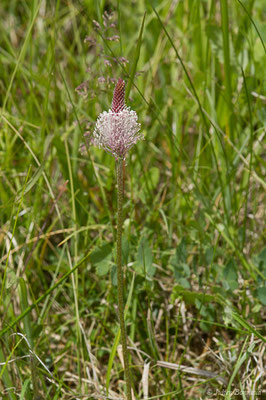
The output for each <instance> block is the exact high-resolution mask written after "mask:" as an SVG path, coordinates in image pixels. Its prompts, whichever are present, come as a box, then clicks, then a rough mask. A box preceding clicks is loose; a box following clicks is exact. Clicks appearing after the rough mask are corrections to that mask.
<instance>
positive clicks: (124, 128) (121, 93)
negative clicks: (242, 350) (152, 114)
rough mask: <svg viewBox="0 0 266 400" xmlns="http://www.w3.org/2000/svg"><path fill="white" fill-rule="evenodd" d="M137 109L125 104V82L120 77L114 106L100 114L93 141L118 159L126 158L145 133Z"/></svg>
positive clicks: (113, 102) (115, 92)
mask: <svg viewBox="0 0 266 400" xmlns="http://www.w3.org/2000/svg"><path fill="white" fill-rule="evenodd" d="M139 130H140V124H139V123H138V116H137V114H136V112H135V111H133V110H131V109H130V107H126V105H125V82H124V81H123V79H121V78H120V79H119V80H118V82H117V84H116V86H115V89H114V94H113V101H112V108H111V109H110V110H109V111H108V112H107V111H104V112H103V113H101V114H100V115H99V117H98V118H97V121H96V126H95V129H94V132H93V143H94V144H95V145H96V146H98V147H100V148H103V149H104V150H106V151H108V152H109V153H111V154H112V155H113V156H114V157H115V158H116V160H118V159H124V158H125V156H126V153H127V152H128V150H129V149H131V147H132V146H133V145H134V144H135V143H136V142H137V141H138V140H140V139H143V135H142V134H141V133H139Z"/></svg>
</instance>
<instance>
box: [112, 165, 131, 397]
mask: <svg viewBox="0 0 266 400" xmlns="http://www.w3.org/2000/svg"><path fill="white" fill-rule="evenodd" d="M122 228H123V160H122V159H119V160H118V161H117V258H116V262H117V291H118V312H119V322H120V329H121V340H122V351H123V358H124V366H125V380H126V388H127V400H132V397H131V379H130V371H129V361H128V351H127V334H126V327H125V319H124V295H123V292H124V277H123V269H122Z"/></svg>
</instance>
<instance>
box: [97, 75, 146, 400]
mask: <svg viewBox="0 0 266 400" xmlns="http://www.w3.org/2000/svg"><path fill="white" fill-rule="evenodd" d="M139 130H140V124H139V123H138V116H137V114H136V112H135V111H133V110H131V108H130V107H127V106H126V105H125V82H124V81H123V79H121V78H120V79H118V81H117V84H116V86H115V89H114V94H113V100H112V106H111V109H110V110H109V111H108V112H107V111H104V112H103V113H101V114H100V115H99V117H98V118H97V121H96V126H95V129H94V132H93V138H92V143H93V144H94V145H96V146H98V147H100V148H102V149H104V150H105V151H107V152H109V153H111V154H112V156H113V157H115V159H116V169H117V247H116V251H117V254H116V263H117V295H118V314H119V323H120V330H121V342H122V352H123V359H124V371H125V381H126V392H127V400H132V393H131V377H130V369H129V355H128V349H127V334H126V326H125V315H124V274H123V266H122V230H123V190H124V189H123V186H124V182H123V163H124V159H125V157H126V154H127V152H128V151H129V150H130V149H131V147H132V146H133V145H134V144H135V143H137V141H138V140H140V139H143V135H142V134H141V133H140V132H139Z"/></svg>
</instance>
